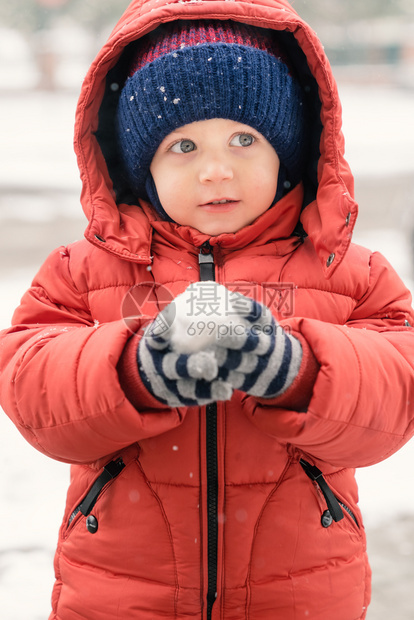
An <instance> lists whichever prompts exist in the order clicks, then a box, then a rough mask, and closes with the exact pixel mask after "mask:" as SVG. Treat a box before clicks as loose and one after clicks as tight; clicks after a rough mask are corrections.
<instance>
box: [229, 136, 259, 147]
mask: <svg viewBox="0 0 414 620" xmlns="http://www.w3.org/2000/svg"><path fill="white" fill-rule="evenodd" d="M253 142H254V137H253V136H252V135H251V134H249V133H239V134H237V136H234V138H232V140H231V142H230V145H231V146H250V145H251V144H253Z"/></svg>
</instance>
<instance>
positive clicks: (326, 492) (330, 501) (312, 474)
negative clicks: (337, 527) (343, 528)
mask: <svg viewBox="0 0 414 620" xmlns="http://www.w3.org/2000/svg"><path fill="white" fill-rule="evenodd" d="M299 463H300V464H301V465H302V467H303V470H304V472H305V474H306V475H307V476H308V478H310V479H311V480H313V482H317V483H318V485H319V488H320V490H321V491H322V494H323V496H324V498H325V501H326V505H327V506H328V510H329V512H330V513H331V516H332V519H333V520H334V521H340V520H341V519H343V518H344V513H343V510H342V508H341V506H340V504H339V502H338V500H337V499H336V497H335V495H334V494H333V492H332V490H331V488H330V486H329V485H328V483H327V482H326V480H325V478H324V477H323V474H322V472H321V470H320V469H318V468H317V467H316V466H315V465H311V464H310V463H308V461H305V460H304V459H300V461H299Z"/></svg>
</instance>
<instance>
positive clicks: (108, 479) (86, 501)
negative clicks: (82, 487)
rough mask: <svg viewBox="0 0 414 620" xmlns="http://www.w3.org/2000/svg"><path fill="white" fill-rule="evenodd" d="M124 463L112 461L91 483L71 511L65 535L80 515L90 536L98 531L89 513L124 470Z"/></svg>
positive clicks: (118, 460)
mask: <svg viewBox="0 0 414 620" xmlns="http://www.w3.org/2000/svg"><path fill="white" fill-rule="evenodd" d="M124 467H125V463H124V461H123V460H122V458H117V459H114V460H113V461H110V462H109V463H107V464H106V465H105V466H104V467H103V469H102V472H101V473H100V474H99V476H98V477H97V478H96V479H95V481H94V482H93V483H92V485H91V487H90V489H89V491H88V492H87V493H86V495H85V496H84V497H83V499H82V500H81V502H80V503H79V504H78V505H77V506H76V508H75V509H74V510H73V511H72V513H71V514H70V516H69V519H68V521H67V526H66V531H65V534H66V535H67V534H68V533H69V532H70V530H71V529H72V528H73V527H74V526H75V524H76V523H77V522H78V521H79V520H80V519H81V517H82V515H83V516H84V517H86V518H87V522H86V527H87V529H88V531H89V532H90V533H91V534H94V533H95V532H96V531H97V529H98V522H97V520H96V518H95V517H93V515H91V514H90V513H91V511H92V509H93V507H94V506H95V504H96V502H97V500H98V498H99V496H100V495H101V494H102V493H103V491H104V490H105V489H106V488H107V487H108V486H109V485H110V484H111V483H112V482H113V480H114V479H115V478H117V476H119V474H120V473H121V471H122V470H123V469H124Z"/></svg>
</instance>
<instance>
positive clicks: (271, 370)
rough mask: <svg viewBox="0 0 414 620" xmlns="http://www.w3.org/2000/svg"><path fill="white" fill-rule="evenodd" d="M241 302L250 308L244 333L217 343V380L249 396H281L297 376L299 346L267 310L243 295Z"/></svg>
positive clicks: (297, 341) (230, 335)
mask: <svg viewBox="0 0 414 620" xmlns="http://www.w3.org/2000/svg"><path fill="white" fill-rule="evenodd" d="M240 298H243V300H244V301H245V304H244V307H245V308H250V310H249V312H247V313H246V312H243V320H244V322H245V329H244V330H243V331H242V330H234V331H233V332H232V333H230V334H229V335H228V336H225V337H224V338H220V339H219V340H218V341H217V346H216V347H215V356H216V359H217V363H218V365H219V373H218V376H219V377H220V378H221V379H223V381H226V382H227V383H230V385H231V386H232V387H233V388H234V389H235V390H240V391H241V392H245V393H246V394H250V395H251V396H256V397H261V398H275V397H277V396H281V395H282V394H283V393H284V392H286V390H287V389H288V388H289V386H290V385H291V384H292V382H293V380H294V379H295V377H296V376H297V374H298V372H299V368H300V365H301V361H302V347H301V344H300V342H299V340H298V339H297V338H295V337H294V336H292V335H290V334H288V333H286V331H285V330H284V329H283V327H281V326H280V325H279V324H278V323H276V321H275V320H274V318H273V316H272V314H271V312H270V310H269V308H267V307H266V306H263V305H262V304H260V303H258V302H257V301H255V300H253V299H249V298H247V297H245V296H243V295H240ZM246 302H247V303H246Z"/></svg>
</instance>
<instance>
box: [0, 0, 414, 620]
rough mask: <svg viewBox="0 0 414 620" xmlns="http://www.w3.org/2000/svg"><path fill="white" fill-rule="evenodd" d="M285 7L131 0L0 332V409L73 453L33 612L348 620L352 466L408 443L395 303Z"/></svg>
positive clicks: (328, 97) (360, 572) (91, 619)
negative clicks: (47, 583)
mask: <svg viewBox="0 0 414 620" xmlns="http://www.w3.org/2000/svg"><path fill="white" fill-rule="evenodd" d="M340 125H341V123H340V103H339V100H338V94H337V90H336V86H335V82H334V80H333V78H332V75H331V71H330V68H329V64H328V61H327V59H326V57H325V55H324V52H323V49H322V46H321V44H320V42H319V41H318V39H317V37H316V35H315V33H314V32H313V31H312V30H311V29H310V28H309V26H308V25H307V24H305V23H304V22H303V21H302V20H301V19H300V17H298V15H297V14H296V13H295V12H294V11H293V9H292V8H291V7H290V6H289V5H288V4H287V2H286V1H285V0H269V1H268V2H266V3H265V4H259V3H256V4H253V3H245V2H243V1H242V0H237V1H236V2H232V3H222V2H218V1H217V2H215V1H213V2H206V1H202V2H196V3H194V2H181V1H180V2H166V1H165V0H159V1H158V0H155V1H154V0H152V1H150V2H147V3H142V2H138V1H136V2H132V4H131V5H130V7H129V9H128V10H127V12H126V13H125V15H124V16H123V18H122V19H121V21H120V23H119V25H118V26H117V28H116V29H115V30H114V31H113V33H112V35H111V37H110V39H109V41H108V43H107V44H106V45H105V46H104V47H103V49H102V51H101V52H100V53H99V55H98V57H97V59H96V61H95V62H94V64H93V65H92V67H91V69H90V71H89V73H88V75H87V77H86V80H85V83H84V87H83V90H82V94H81V98H80V100H79V105H78V113H77V125H76V138H75V146H76V151H77V155H78V161H79V166H80V170H81V175H82V181H83V192H82V204H83V208H84V211H85V213H86V215H87V217H88V220H89V225H88V228H87V230H86V233H85V237H86V239H85V240H83V241H81V242H77V243H74V244H72V245H71V246H69V247H68V248H59V249H58V250H56V251H55V252H54V253H52V254H51V256H50V257H49V258H48V259H47V261H46V262H45V264H44V265H43V267H42V268H41V269H40V271H39V273H38V275H37V276H36V277H35V279H34V282H33V285H32V287H31V288H30V290H29V291H28V292H27V293H26V295H25V296H24V297H23V299H22V302H21V305H20V306H19V308H18V309H17V310H16V312H15V315H14V317H13V326H12V327H11V329H9V330H7V331H5V332H3V333H2V335H1V346H0V351H1V368H2V377H1V391H0V399H1V401H0V402H1V405H2V407H3V408H4V410H5V411H6V413H7V414H8V415H9V416H10V417H11V419H12V420H13V421H14V423H15V424H16V425H17V427H18V428H19V430H20V431H21V433H22V434H23V435H24V437H26V439H27V440H28V441H30V442H31V443H32V444H33V445H34V446H35V447H36V448H37V449H38V450H40V451H42V452H43V453H44V454H47V455H49V456H51V457H52V458H55V459H59V460H62V461H66V462H68V463H71V464H72V477H71V484H70V488H69V491H68V496H67V505H66V510H65V516H64V520H63V524H62V527H61V530H60V536H59V543H58V548H57V552H56V559H55V572H56V585H55V588H54V592H53V601H52V602H53V611H52V613H51V616H50V619H51V620H79V619H81V618H83V619H85V620H114V619H115V618H119V619H122V620H127V619H128V620H161V619H162V618H171V619H172V618H176V619H182V620H184V619H190V618H199V619H203V620H207V619H214V620H247V619H250V620H293V619H295V620H299V619H301V618H303V619H305V618H311V619H312V620H316V619H317V620H328V619H330V618H332V617H334V618H336V620H356V619H357V618H358V619H362V618H365V616H366V610H367V606H368V603H369V598H370V569H369V565H368V561H367V557H366V546H365V536H364V530H363V525H362V519H361V514H360V512H359V509H358V506H357V488H356V483H355V479H354V468H355V467H361V466H365V465H370V464H373V463H375V462H378V461H381V460H382V459H385V458H386V457H387V456H389V455H390V454H392V453H393V452H395V451H396V450H397V449H398V448H399V447H400V446H402V445H403V444H404V443H405V442H406V441H408V439H409V438H410V437H411V435H412V432H413V431H412V429H413V415H412V406H411V405H410V403H411V402H413V399H414V371H413V365H414V332H413V329H412V328H411V325H413V321H414V314H413V311H412V309H411V298H410V294H409V293H408V291H407V290H406V289H405V287H404V285H403V284H402V282H401V281H400V279H399V278H398V276H397V275H396V274H395V272H394V271H393V270H392V268H391V267H390V265H389V264H388V263H387V262H386V261H385V259H384V258H383V257H382V256H380V255H379V254H372V253H371V252H369V251H368V250H366V249H364V248H361V247H358V246H355V245H353V244H351V234H352V229H353V226H354V223H355V218H356V215H357V207H356V204H355V202H354V199H353V182H352V176H351V173H350V171H349V168H348V166H347V164H346V162H345V160H344V157H343V139H342V134H341V131H340Z"/></svg>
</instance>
